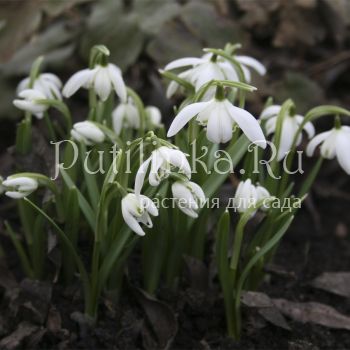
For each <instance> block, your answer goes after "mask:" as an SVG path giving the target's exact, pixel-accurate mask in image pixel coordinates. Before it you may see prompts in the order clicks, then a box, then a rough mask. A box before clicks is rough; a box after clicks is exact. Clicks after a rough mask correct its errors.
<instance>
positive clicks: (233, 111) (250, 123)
mask: <svg viewBox="0 0 350 350" xmlns="http://www.w3.org/2000/svg"><path fill="white" fill-rule="evenodd" d="M224 103H225V107H226V109H227V111H228V113H229V114H230V116H231V118H233V120H234V121H235V122H236V123H237V124H238V126H239V127H240V128H241V129H242V131H243V132H244V134H245V135H246V136H247V137H248V139H249V140H250V141H252V142H253V143H255V144H257V145H258V146H260V147H262V148H266V140H265V136H264V134H263V132H262V130H261V127H260V125H259V123H258V121H257V120H256V119H255V118H254V117H253V116H252V115H251V114H250V113H249V112H247V111H246V110H244V109H242V108H239V107H236V106H233V105H232V104H231V103H230V102H229V101H227V100H225V101H224Z"/></svg>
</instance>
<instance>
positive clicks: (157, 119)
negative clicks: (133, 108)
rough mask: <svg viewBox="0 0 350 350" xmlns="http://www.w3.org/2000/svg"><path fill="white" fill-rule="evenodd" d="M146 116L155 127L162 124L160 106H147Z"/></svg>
mask: <svg viewBox="0 0 350 350" xmlns="http://www.w3.org/2000/svg"><path fill="white" fill-rule="evenodd" d="M145 111H146V117H147V121H148V122H149V124H150V125H151V126H152V127H154V128H159V127H160V126H162V123H161V120H162V114H161V113H160V110H159V108H157V107H155V106H147V107H146V108H145Z"/></svg>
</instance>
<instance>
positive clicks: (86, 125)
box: [71, 121, 105, 146]
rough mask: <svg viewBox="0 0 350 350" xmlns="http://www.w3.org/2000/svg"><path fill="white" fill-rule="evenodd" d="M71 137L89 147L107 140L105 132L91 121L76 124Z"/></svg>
mask: <svg viewBox="0 0 350 350" xmlns="http://www.w3.org/2000/svg"><path fill="white" fill-rule="evenodd" d="M71 135H72V137H73V139H74V140H76V141H78V142H82V143H84V144H85V145H88V146H91V145H94V144H96V143H101V142H103V141H104V140H105V134H104V133H103V131H102V130H101V129H100V128H99V127H98V126H97V125H95V124H94V123H92V122H90V121H84V122H79V123H75V124H74V125H73V129H72V130H71Z"/></svg>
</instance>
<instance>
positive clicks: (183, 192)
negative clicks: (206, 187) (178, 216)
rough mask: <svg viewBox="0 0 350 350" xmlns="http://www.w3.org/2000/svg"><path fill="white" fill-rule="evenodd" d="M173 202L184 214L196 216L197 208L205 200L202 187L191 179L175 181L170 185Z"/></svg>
mask: <svg viewBox="0 0 350 350" xmlns="http://www.w3.org/2000/svg"><path fill="white" fill-rule="evenodd" d="M171 191H172V193H173V196H174V199H175V203H176V204H177V206H178V208H179V209H180V210H181V211H182V212H184V213H185V214H186V215H188V216H190V217H192V218H197V217H198V210H199V208H200V207H201V206H202V205H203V203H204V202H205V194H204V192H203V190H202V188H201V187H200V186H199V185H197V184H196V183H194V182H191V181H176V182H174V183H173V184H172V186H171Z"/></svg>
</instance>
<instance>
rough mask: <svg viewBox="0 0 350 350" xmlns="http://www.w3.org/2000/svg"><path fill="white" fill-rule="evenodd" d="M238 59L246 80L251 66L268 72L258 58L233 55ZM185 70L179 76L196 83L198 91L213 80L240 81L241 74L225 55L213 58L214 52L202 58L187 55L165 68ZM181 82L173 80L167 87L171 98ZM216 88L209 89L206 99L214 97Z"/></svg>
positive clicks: (261, 71)
mask: <svg viewBox="0 0 350 350" xmlns="http://www.w3.org/2000/svg"><path fill="white" fill-rule="evenodd" d="M233 57H234V58H235V59H236V61H238V62H239V63H240V64H241V67H242V70H243V73H244V78H245V81H246V82H248V83H249V82H250V80H251V74H250V71H249V68H253V69H254V70H256V71H257V72H258V73H259V74H260V75H264V74H265V73H266V69H265V67H264V66H263V65H262V64H261V63H260V62H259V61H257V60H256V59H254V58H252V57H249V56H233ZM186 67H191V68H189V69H186V70H185V71H183V72H181V73H180V74H178V77H179V78H181V79H183V80H186V81H188V82H189V83H191V84H192V85H194V87H195V90H196V91H198V90H199V89H200V88H201V87H202V86H203V85H204V84H206V83H208V82H209V81H211V80H231V81H239V75H238V73H237V71H236V67H234V66H233V65H232V64H231V62H229V61H227V60H225V59H224V58H223V57H216V58H215V59H213V54H212V53H207V54H205V55H203V56H202V57H201V58H196V57H185V58H180V59H177V60H175V61H172V62H170V63H169V64H167V65H166V66H165V68H164V70H166V71H167V70H173V69H179V68H186ZM178 88H179V84H178V83H177V82H175V81H172V82H171V83H170V84H169V86H168V89H167V93H166V95H167V97H168V98H170V97H171V96H173V95H174V94H175V92H176V91H177V90H178ZM214 93H215V89H213V88H211V89H209V91H207V93H206V96H205V98H204V99H205V100H207V99H208V98H211V97H213V95H214Z"/></svg>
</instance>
